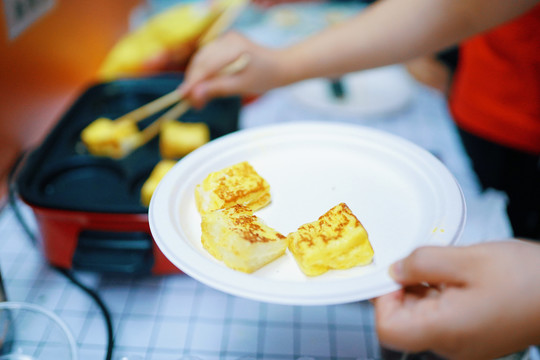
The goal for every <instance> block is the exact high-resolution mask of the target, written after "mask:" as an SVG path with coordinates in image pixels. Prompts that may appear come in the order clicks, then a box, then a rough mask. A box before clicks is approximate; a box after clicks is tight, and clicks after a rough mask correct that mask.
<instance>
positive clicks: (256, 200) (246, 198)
mask: <svg viewBox="0 0 540 360" xmlns="http://www.w3.org/2000/svg"><path fill="white" fill-rule="evenodd" d="M195 202H196V204H197V209H198V210H199V212H200V213H201V214H204V213H207V212H210V211H213V210H217V209H224V208H227V207H231V206H233V205H236V204H242V205H245V206H247V207H249V208H250V209H251V210H253V211H255V210H258V209H260V208H262V207H264V206H266V205H268V204H269V203H270V185H268V183H267V182H266V180H265V179H264V178H262V177H261V176H260V175H259V174H257V172H256V171H255V169H253V167H252V166H251V165H250V164H249V163H248V162H247V161H244V162H241V163H238V164H235V165H232V166H229V167H227V168H225V169H222V170H219V171H216V172H213V173H210V174H209V175H208V176H207V177H206V179H204V180H203V182H202V183H201V184H199V185H197V187H196V188H195Z"/></svg>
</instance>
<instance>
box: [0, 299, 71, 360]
mask: <svg viewBox="0 0 540 360" xmlns="http://www.w3.org/2000/svg"><path fill="white" fill-rule="evenodd" d="M77 356H78V355H77V343H76V342H75V338H74V337H73V334H72V333H71V331H70V330H69V328H68V327H67V326H66V324H65V323H64V322H63V321H62V319H60V318H59V317H58V316H57V315H56V314H55V313H53V312H51V311H49V310H47V309H44V308H42V307H41V306H38V305H34V304H29V303H24V302H13V301H6V302H0V360H34V359H36V360H37V359H39V360H49V359H51V360H52V359H54V360H58V359H63V360H77Z"/></svg>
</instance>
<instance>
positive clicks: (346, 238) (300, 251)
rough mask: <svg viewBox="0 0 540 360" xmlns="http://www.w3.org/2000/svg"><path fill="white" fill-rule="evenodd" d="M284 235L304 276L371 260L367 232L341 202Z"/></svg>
mask: <svg viewBox="0 0 540 360" xmlns="http://www.w3.org/2000/svg"><path fill="white" fill-rule="evenodd" d="M287 238H288V239H289V250H290V251H291V253H292V254H293V255H294V258H295V259H296V262H297V263H298V265H299V267H300V269H301V270H302V271H303V272H304V273H305V274H306V275H308V276H317V275H321V274H323V273H325V272H326V271H328V270H331V269H335V270H337V269H350V268H352V267H355V266H359V265H367V264H370V263H371V262H372V260H373V255H374V252H373V248H372V247H371V244H370V242H369V239H368V234H367V232H366V230H365V229H364V227H363V226H362V223H360V221H359V220H358V219H357V218H356V216H355V215H354V214H353V213H352V211H351V209H350V208H349V207H348V206H347V205H346V204H345V203H340V204H338V205H336V206H334V207H333V208H332V209H330V210H329V211H328V212H326V213H325V214H324V215H322V216H321V217H319V219H318V220H316V221H314V222H311V223H307V224H304V225H302V226H300V227H299V228H298V230H297V231H295V232H292V233H290V234H289V235H288V236H287Z"/></svg>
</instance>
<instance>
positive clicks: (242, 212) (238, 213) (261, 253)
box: [201, 204, 288, 273]
mask: <svg viewBox="0 0 540 360" xmlns="http://www.w3.org/2000/svg"><path fill="white" fill-rule="evenodd" d="M201 228H202V237H201V241H202V244H203V246H204V248H205V249H206V250H207V251H208V252H209V253H210V254H212V255H213V256H214V257H215V258H216V259H218V260H222V261H223V262H224V263H225V264H226V265H227V266H228V267H230V268H232V269H235V270H239V271H243V272H246V273H252V272H254V271H256V270H258V269H260V268H261V267H263V266H264V265H266V264H268V263H269V262H271V261H274V260H275V259H277V258H278V257H280V256H282V255H283V254H284V253H285V251H286V249H287V245H288V241H287V238H286V237H285V236H284V235H282V234H280V233H278V232H277V231H275V230H274V229H272V228H270V227H269V226H267V225H266V224H264V222H263V221H262V220H260V219H259V218H258V217H257V216H255V215H253V211H252V210H251V209H250V208H248V207H247V206H244V205H239V204H237V205H234V206H232V207H229V208H226V209H220V210H216V211H212V212H209V213H205V214H203V215H202V222H201Z"/></svg>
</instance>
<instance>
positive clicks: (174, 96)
mask: <svg viewBox="0 0 540 360" xmlns="http://www.w3.org/2000/svg"><path fill="white" fill-rule="evenodd" d="M180 100H181V97H180V93H179V92H178V91H177V90H176V89H175V90H173V91H171V92H170V93H168V94H165V95H163V96H161V97H159V98H157V99H155V100H153V101H151V102H149V103H147V104H145V105H143V106H141V107H139V108H137V109H135V110H133V111H130V112H129V113H127V114H125V115H122V116H121V117H119V118H117V119H116V120H115V121H119V122H120V121H133V122H139V121H141V120H143V119H146V118H147V117H149V116H150V115H153V114H155V113H157V112H159V111H161V110H163V109H165V108H166V107H169V106H171V105H172V104H174V103H176V102H178V101H180Z"/></svg>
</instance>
